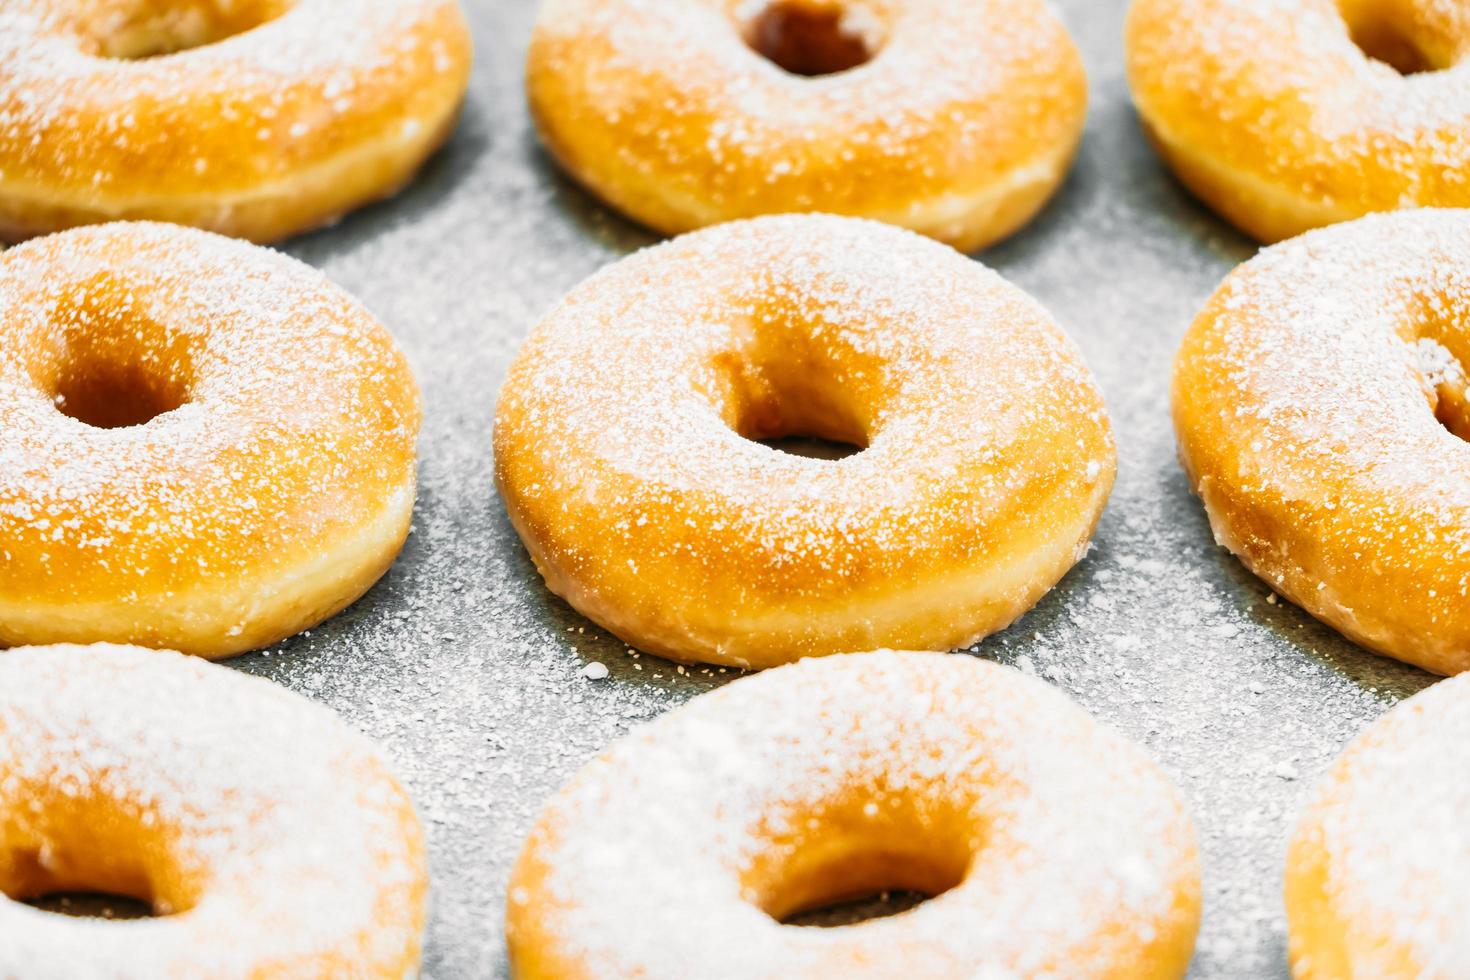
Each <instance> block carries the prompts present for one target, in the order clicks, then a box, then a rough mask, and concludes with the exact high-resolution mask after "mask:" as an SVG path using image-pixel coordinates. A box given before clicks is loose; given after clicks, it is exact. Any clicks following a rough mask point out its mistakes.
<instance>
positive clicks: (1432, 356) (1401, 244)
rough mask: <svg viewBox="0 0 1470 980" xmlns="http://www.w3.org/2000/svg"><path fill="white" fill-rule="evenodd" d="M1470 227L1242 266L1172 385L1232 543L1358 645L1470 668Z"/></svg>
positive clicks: (1369, 234)
mask: <svg viewBox="0 0 1470 980" xmlns="http://www.w3.org/2000/svg"><path fill="white" fill-rule="evenodd" d="M1467 270H1470V212H1466V211H1434V210H1427V211H1418V212H1403V213H1398V214H1392V215H1378V216H1373V217H1368V218H1363V219H1360V220H1358V221H1355V222H1351V223H1348V224H1344V225H1339V226H1334V227H1332V228H1327V229H1322V230H1319V231H1316V232H1312V233H1310V234H1307V235H1303V236H1302V237H1300V238H1297V239H1294V240H1292V241H1290V242H1286V243H1283V244H1281V245H1279V246H1276V247H1274V248H1271V249H1267V250H1266V251H1264V252H1262V253H1261V254H1260V255H1259V256H1258V257H1257V258H1255V259H1253V260H1252V261H1250V262H1247V263H1246V264H1245V265H1243V266H1241V267H1240V268H1239V269H1237V270H1236V271H1235V272H1234V273H1233V274H1232V275H1231V276H1230V278H1228V279H1227V280H1226V281H1225V283H1224V284H1223V285H1222V286H1221V287H1220V289H1219V290H1218V291H1217V292H1216V293H1215V295H1214V297H1213V298H1212V299H1211V300H1210V302H1209V304H1208V305H1207V306H1206V307H1205V309H1204V311H1203V312H1202V313H1201V314H1200V315H1199V317H1198V319H1196V320H1195V322H1194V325H1193V326H1192V327H1191V328H1190V331H1189V333H1188V335H1187V336H1186V337H1185V339H1184V344H1183V346H1182V348H1181V349H1180V352H1179V356H1178V359H1177V361H1176V364H1175V369H1174V393H1173V400H1174V422H1175V428H1176V430H1177V433H1178V436H1179V448H1180V456H1181V459H1182V460H1183V463H1184V466H1185V469H1186V470H1187V471H1188V473H1189V477H1190V481H1191V484H1192V486H1193V487H1194V489H1195V491H1196V492H1197V493H1198V494H1199V496H1200V497H1201V499H1202V500H1203V501H1204V504H1205V508H1206V510H1207V511H1208V512H1209V515H1210V523H1211V525H1212V527H1213V528H1214V531H1215V537H1216V539H1217V540H1218V541H1219V542H1220V543H1221V544H1223V545H1224V546H1225V547H1227V548H1229V549H1230V550H1231V551H1232V552H1234V553H1235V554H1236V555H1237V556H1239V557H1240V559H1241V560H1242V561H1243V562H1244V563H1245V564H1246V565H1247V566H1248V567H1249V568H1250V569H1251V570H1252V571H1254V572H1255V573H1256V574H1257V575H1259V576H1261V578H1263V579H1265V580H1266V582H1267V583H1268V584H1269V585H1270V586H1271V588H1272V589H1274V590H1276V591H1277V592H1279V593H1280V594H1282V595H1283V596H1286V597H1287V598H1289V599H1291V600H1292V601H1293V602H1295V603H1296V604H1298V605H1299V606H1301V607H1303V608H1304V609H1306V610H1307V611H1308V612H1310V613H1312V615H1314V616H1316V617H1318V618H1319V619H1322V620H1324V621H1325V622H1327V623H1329V624H1330V625H1332V626H1333V627H1335V628H1337V629H1338V630H1340V631H1341V632H1342V633H1344V634H1346V635H1347V636H1348V637H1349V638H1350V639H1352V640H1354V641H1356V642H1358V643H1361V644H1363V645H1365V646H1368V647H1371V648H1372V649H1374V650H1378V651H1379V652H1382V653H1386V654H1388V655H1390V656H1394V657H1397V658H1399V659H1400V660H1405V661H1408V662H1409V663H1413V664H1417V665H1418V666H1420V667H1423V668H1425V669H1426V670H1431V671H1434V672H1436V673H1440V674H1453V673H1458V672H1460V671H1462V670H1465V669H1466V668H1467V667H1470V610H1467V606H1466V601H1465V597H1466V594H1467V589H1470V446H1467V445H1466V442H1465V438H1466V437H1470V403H1467V401H1466V390H1465V385H1466V376H1465V371H1464V368H1463V366H1462V365H1464V364H1465V363H1470V360H1467V355H1470V305H1467V302H1466V297H1467V296H1470V273H1467Z"/></svg>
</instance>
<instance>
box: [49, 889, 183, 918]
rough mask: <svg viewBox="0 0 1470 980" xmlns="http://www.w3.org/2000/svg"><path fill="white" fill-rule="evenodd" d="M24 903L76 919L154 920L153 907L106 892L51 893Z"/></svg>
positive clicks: (131, 898)
mask: <svg viewBox="0 0 1470 980" xmlns="http://www.w3.org/2000/svg"><path fill="white" fill-rule="evenodd" d="M25 904H27V905H29V906H30V907H31V908H33V909H39V910H40V911H42V912H54V913H55V914H57V915H67V916H71V917H72V918H77V919H114V920H118V921H123V920H127V919H151V918H155V916H154V914H153V906H152V905H151V904H149V903H148V902H145V901H142V900H141V899H137V898H134V897H132V896H130V895H109V894H107V893H105V892H53V893H51V894H47V895H41V896H38V897H36V898H31V899H27V900H26V902H25Z"/></svg>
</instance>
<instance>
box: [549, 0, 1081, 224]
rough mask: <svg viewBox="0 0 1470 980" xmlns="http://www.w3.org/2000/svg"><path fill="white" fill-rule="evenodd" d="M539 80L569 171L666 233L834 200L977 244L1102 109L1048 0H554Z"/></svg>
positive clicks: (1031, 201)
mask: <svg viewBox="0 0 1470 980" xmlns="http://www.w3.org/2000/svg"><path fill="white" fill-rule="evenodd" d="M758 51H767V53H768V54H769V55H770V56H771V57H773V58H776V59H780V60H781V61H784V62H785V63H786V64H787V65H788V66H790V67H792V68H794V69H795V71H788V70H785V69H783V68H782V67H780V65H778V64H777V63H775V62H774V61H772V60H770V59H769V58H767V57H762V55H761V54H760V53H758ZM864 58H866V59H867V60H865V61H863V63H861V64H856V66H855V67H851V68H850V69H849V70H844V71H835V72H833V73H831V74H826V75H823V76H821V77H807V76H804V75H802V74H798V73H796V72H801V71H806V72H813V71H819V70H823V69H824V67H825V68H830V67H833V66H834V65H835V66H846V65H849V64H853V63H855V62H857V61H862V60H863V59H864ZM833 59H836V60H835V61H834V60H833ZM527 90H528V92H529V94H530V100H531V107H532V109H533V111H534V113H535V117H536V120H537V122H538V123H539V126H540V129H541V133H542V136H543V138H544V140H545V142H546V144H547V145H548V147H549V148H550V149H551V151H552V153H553V154H554V155H555V156H556V157H557V159H558V160H559V161H560V162H561V164H562V165H563V167H565V169H566V170H567V171H568V172H570V173H571V174H572V176H574V177H575V178H576V179H577V180H579V181H580V182H581V183H583V184H584V185H586V186H587V187H589V188H590V189H591V190H592V191H593V192H595V193H596V194H597V195H598V196H599V197H601V198H603V199H604V200H605V201H607V202H608V203H610V204H612V205H613V206H614V207H616V208H618V209H619V210H620V211H623V212H624V213H626V214H628V215H630V216H632V217H633V218H635V219H637V220H638V221H641V222H642V223H644V224H646V225H649V226H650V227H653V228H656V229H658V230H659V231H662V232H665V233H668V234H675V233H679V232H684V231H689V230H691V229H694V228H699V227H702V226H705V225H711V224H717V223H719V222H722V221H728V220H731V219H736V218H749V217H755V216H757V215H762V214H773V213H779V212H791V211H824V212H830V213H835V214H846V215H853V216H857V217H865V218H873V219H877V220H881V221H886V222H889V223H892V224H897V225H902V226H904V227H907V228H910V229H913V230H915V231H919V232H922V233H924V234H926V235H930V236H932V237H935V238H938V239H940V240H942V241H944V242H946V243H948V244H951V245H954V246H955V247H957V248H960V249H962V250H964V251H972V250H974V249H977V248H980V247H982V246H984V245H987V244H989V243H991V242H993V241H995V240H997V239H999V238H1002V237H1004V236H1006V235H1008V234H1010V233H1011V232H1013V231H1014V230H1016V229H1017V228H1019V227H1020V226H1021V225H1023V224H1024V223H1025V222H1026V221H1028V220H1029V219H1030V218H1031V216H1032V215H1033V214H1035V213H1036V211H1037V210H1038V209H1040V207H1041V206H1042V204H1043V203H1045V201H1046V200H1047V199H1048V198H1049V197H1050V196H1051V194H1052V192H1053V191H1055V189H1056V187H1057V185H1058V184H1060V183H1061V181H1062V179H1063V177H1065V176H1066V173H1067V170H1068V167H1069V166H1070V164H1071V161H1072V157H1073V154H1074V153H1075V151H1076V148H1077V143H1078V141H1079V140H1080V139H1081V136H1082V126H1083V122H1084V118H1085V116H1086V112H1087V82H1086V77H1085V74H1084V71H1083V68H1082V60H1081V58H1080V56H1079V55H1078V53H1077V49H1076V47H1075V45H1074V44H1073V43H1072V40H1071V38H1070V37H1069V36H1068V34H1067V31H1066V28H1065V27H1064V26H1063V25H1062V24H1061V22H1060V21H1059V20H1058V19H1057V16H1056V14H1055V12H1054V11H1053V9H1052V7H1051V6H1050V5H1049V4H1047V3H1045V2H1044V0H967V2H965V3H955V2H953V0H769V2H765V0H755V2H751V0H655V2H643V0H547V2H546V3H544V4H543V6H542V9H541V15H540V17H539V19H538V21H537V25H536V30H535V34H534V35H533V38H532V41H531V49H530V57H529V61H528V65H527Z"/></svg>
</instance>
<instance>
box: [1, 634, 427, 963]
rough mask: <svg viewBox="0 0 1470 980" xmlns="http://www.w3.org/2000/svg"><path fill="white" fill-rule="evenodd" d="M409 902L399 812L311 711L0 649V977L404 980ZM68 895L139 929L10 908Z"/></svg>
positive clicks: (417, 833)
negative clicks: (107, 902)
mask: <svg viewBox="0 0 1470 980" xmlns="http://www.w3.org/2000/svg"><path fill="white" fill-rule="evenodd" d="M427 890H428V876H427V868H426V862H425V855H424V836H423V829H422V828H421V826H420V824H419V820H418V817H417V816H416V815H415V814H414V810H413V804H412V802H411V801H410V800H409V798H408V796H407V794H405V793H404V791H403V788H402V787H401V786H400V785H399V783H398V781H397V780H396V779H395V778H394V777H393V774H392V772H390V771H389V769H388V765H387V763H386V762H385V761H384V759H383V757H382V755H381V754H380V753H379V752H378V750H377V749H376V748H374V747H373V746H372V745H371V744H370V743H369V742H368V741H367V740H366V739H364V738H363V737H362V736H361V735H359V734H358V733H357V732H355V731H353V730H352V729H351V728H349V727H348V726H347V725H345V724H343V723H342V722H341V721H340V720H339V719H338V718H337V717H336V716H335V715H333V714H332V713H331V712H329V711H327V710H326V709H325V708H322V707H319V706H317V705H314V704H312V703H311V702H309V701H307V700H306V699H305V698H302V697H300V696H298V695H295V694H291V693H289V692H287V691H286V690H284V689H282V688H279V687H276V686H275V685H273V684H271V683H269V682H268V681H264V680H260V679H257V678H253V677H248V676H246V675H244V674H240V673H236V672H235V671H231V670H227V669H225V668H223V667H216V666H214V665H211V664H206V663H203V662H201V661H199V660H196V659H193V658H188V657H183V656H180V655H179V654H176V653H171V652H167V651H159V650H140V649H138V648H136V647H114V646H106V645H99V646H94V647H65V646H60V647H31V648H22V649H18V650H10V651H0V937H3V938H4V941H3V942H0V976H4V977H15V978H21V977H24V978H25V980H102V978H144V977H147V978H153V980H185V978H196V977H237V978H249V980H266V978H276V977H303V978H305V977H361V978H365V980H366V978H382V980H403V978H404V977H406V976H415V975H416V974H417V971H418V965H419V950H420V944H421V936H422V933H423V928H424V912H425V904H426V902H425V897H426V893H427ZM76 891H82V892H103V893H108V894H113V895H124V896H128V897H131V898H136V899H139V900H141V901H143V902H146V903H147V904H148V905H150V906H151V907H152V911H153V915H154V917H153V918H151V919H139V920H135V921H127V922H119V921H104V920H102V919H84V918H74V917H69V916H62V915H57V914H55V913H52V912H45V911H41V910H39V909H36V908H32V907H30V906H28V905H25V904H22V902H23V901H25V900H28V899H33V898H39V897H43V896H46V895H50V894H54V893H57V892H76Z"/></svg>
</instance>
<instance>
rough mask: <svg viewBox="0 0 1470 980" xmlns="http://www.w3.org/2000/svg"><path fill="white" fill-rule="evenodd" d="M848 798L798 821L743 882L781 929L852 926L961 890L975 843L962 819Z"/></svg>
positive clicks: (938, 810)
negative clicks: (797, 828)
mask: <svg viewBox="0 0 1470 980" xmlns="http://www.w3.org/2000/svg"><path fill="white" fill-rule="evenodd" d="M909 802H910V801H908V800H905V799H902V798H896V797H894V796H891V795H886V794H869V793H853V794H851V795H846V796H844V797H843V798H842V799H840V800H839V801H836V804H835V806H832V807H831V808H823V809H821V810H819V811H818V814H817V815H815V816H811V817H809V818H808V819H806V820H805V821H804V822H803V826H802V829H801V831H800V832H799V835H798V836H797V837H796V838H795V839H792V838H790V837H786V838H784V839H780V840H774V841H772V845H773V846H772V847H771V848H769V849H768V850H766V851H765V852H764V853H763V854H762V856H761V857H759V858H757V860H756V861H755V862H754V863H753V864H752V866H751V867H750V868H749V869H748V871H747V873H746V875H745V876H744V881H743V885H744V888H745V894H746V895H747V897H748V898H749V899H750V900H751V901H753V902H754V904H755V905H756V906H757V907H758V908H760V909H761V910H762V911H763V912H765V913H766V914H767V915H769V916H770V917H771V918H773V919H775V920H776V921H777V922H780V923H782V924H784V925H790V926H824V927H834V926H838V927H840V926H852V925H857V924H859V923H862V922H865V921H867V920H869V919H879V918H883V917H885V916H890V915H897V914H899V913H902V912H906V911H909V910H910V909H913V908H915V907H916V906H919V905H921V904H923V903H924V902H925V901H927V900H929V899H932V898H937V897H938V896H940V895H942V894H944V893H945V892H947V891H949V890H950V889H951V888H954V887H956V886H958V885H959V884H960V883H961V882H962V881H963V880H964V879H965V876H966V875H967V874H969V870H970V865H971V862H972V860H973V857H974V854H975V850H976V845H975V844H974V843H973V840H972V839H971V835H972V833H973V825H972V822H971V820H970V819H968V818H967V817H966V816H965V815H964V814H963V813H960V812H955V813H950V812H948V810H947V808H945V807H943V806H939V807H936V806H933V805H925V806H910V805H909Z"/></svg>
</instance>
